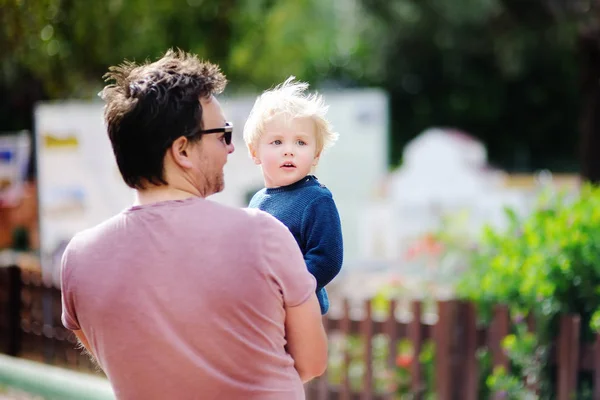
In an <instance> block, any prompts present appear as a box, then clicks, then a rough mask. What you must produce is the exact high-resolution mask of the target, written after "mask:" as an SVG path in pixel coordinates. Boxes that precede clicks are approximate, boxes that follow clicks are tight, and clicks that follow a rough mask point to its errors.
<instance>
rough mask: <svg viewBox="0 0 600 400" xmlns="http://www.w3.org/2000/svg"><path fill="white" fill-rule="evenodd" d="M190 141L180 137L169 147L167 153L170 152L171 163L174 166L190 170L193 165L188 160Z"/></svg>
mask: <svg viewBox="0 0 600 400" xmlns="http://www.w3.org/2000/svg"><path fill="white" fill-rule="evenodd" d="M190 146H191V143H190V141H189V140H188V139H187V138H186V137H184V136H180V137H178V138H177V139H175V141H174V142H173V144H172V145H171V148H170V149H169V151H170V152H171V156H172V157H173V161H175V164H177V165H179V166H180V167H182V168H186V169H188V168H192V167H193V163H192V160H191V158H190V156H191V154H190Z"/></svg>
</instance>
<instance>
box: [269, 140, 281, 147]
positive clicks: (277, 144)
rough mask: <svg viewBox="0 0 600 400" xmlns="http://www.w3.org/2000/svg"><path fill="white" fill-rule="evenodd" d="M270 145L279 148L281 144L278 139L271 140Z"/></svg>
mask: <svg viewBox="0 0 600 400" xmlns="http://www.w3.org/2000/svg"><path fill="white" fill-rule="evenodd" d="M271 144H274V145H276V146H279V145H280V144H281V140H279V139H277V140H273V141H272V142H271Z"/></svg>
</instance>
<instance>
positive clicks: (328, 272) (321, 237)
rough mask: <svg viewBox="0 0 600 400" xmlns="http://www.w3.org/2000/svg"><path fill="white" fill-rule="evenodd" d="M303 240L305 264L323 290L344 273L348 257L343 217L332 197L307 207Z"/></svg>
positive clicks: (303, 223)
mask: <svg viewBox="0 0 600 400" xmlns="http://www.w3.org/2000/svg"><path fill="white" fill-rule="evenodd" d="M302 239H303V242H304V248H305V254H304V261H305V262H306V266H307V267H308V271H309V272H310V273H311V274H312V275H313V276H314V277H315V278H316V280H317V289H320V288H322V287H324V286H325V285H327V284H328V283H329V282H331V281H332V280H333V278H335V276H336V275H337V274H338V273H339V272H340V270H341V268H342V262H343V257H344V246H343V242H342V226H341V223H340V216H339V214H338V210H337V207H336V206H335V202H334V201H333V199H332V198H331V197H329V196H322V197H319V198H317V199H316V200H315V201H313V202H312V203H311V204H310V205H309V206H308V207H307V208H306V210H305V211H304V214H303V217H302Z"/></svg>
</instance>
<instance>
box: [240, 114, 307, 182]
mask: <svg viewBox="0 0 600 400" xmlns="http://www.w3.org/2000/svg"><path fill="white" fill-rule="evenodd" d="M252 158H253V160H254V162H255V163H256V164H258V165H261V166H262V170H263V177H264V180H265V186H266V187H267V188H275V187H280V186H287V185H290V184H292V183H294V182H297V181H299V180H300V179H302V178H304V177H305V176H306V175H308V174H309V173H310V170H311V168H312V167H313V166H315V165H317V163H318V161H319V155H318V154H317V138H316V127H315V123H314V122H313V121H312V120H311V119H310V118H294V119H290V118H289V117H287V116H285V115H276V116H274V117H273V118H271V119H270V120H269V121H267V123H266V124H265V128H264V132H263V135H262V136H261V138H260V140H259V143H258V146H257V148H256V149H255V151H254V154H252Z"/></svg>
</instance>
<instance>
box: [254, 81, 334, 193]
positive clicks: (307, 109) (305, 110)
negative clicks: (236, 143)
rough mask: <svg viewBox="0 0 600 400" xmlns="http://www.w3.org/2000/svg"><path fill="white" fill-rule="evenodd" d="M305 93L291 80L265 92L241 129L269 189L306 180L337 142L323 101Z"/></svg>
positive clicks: (304, 84)
mask: <svg viewBox="0 0 600 400" xmlns="http://www.w3.org/2000/svg"><path fill="white" fill-rule="evenodd" d="M307 89H308V84H307V83H304V82H297V81H294V77H293V76H291V77H289V78H288V79H287V80H286V81H285V82H283V83H282V84H280V85H278V86H276V87H275V88H274V89H272V90H267V91H265V92H264V93H263V94H262V95H260V96H259V97H258V98H257V99H256V102H255V103H254V107H253V108H252V111H251V112H250V116H249V117H248V119H247V121H246V125H245V126H244V141H245V142H246V145H247V146H248V150H249V152H250V155H251V157H252V159H253V160H254V161H255V163H256V164H260V165H261V166H262V169H263V175H264V177H265V184H266V185H267V186H268V187H277V186H284V185H287V184H290V183H293V182H294V181H296V180H298V179H301V178H303V177H304V176H306V174H307V173H308V172H310V170H311V168H313V167H314V166H316V165H317V163H318V161H319V157H320V156H321V153H322V152H323V150H325V149H327V148H328V147H330V146H332V145H333V144H334V143H335V141H336V140H337V138H338V134H337V133H335V132H333V131H332V129H331V125H330V124H329V122H328V121H327V119H326V118H325V115H326V113H327V109H328V107H327V106H326V105H325V104H324V102H323V98H322V97H321V96H320V95H318V94H310V95H309V94H306V90H307ZM309 153H310V154H309Z"/></svg>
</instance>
